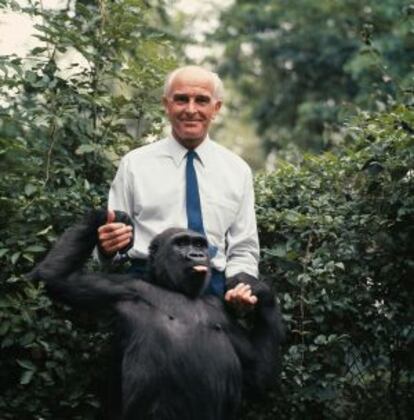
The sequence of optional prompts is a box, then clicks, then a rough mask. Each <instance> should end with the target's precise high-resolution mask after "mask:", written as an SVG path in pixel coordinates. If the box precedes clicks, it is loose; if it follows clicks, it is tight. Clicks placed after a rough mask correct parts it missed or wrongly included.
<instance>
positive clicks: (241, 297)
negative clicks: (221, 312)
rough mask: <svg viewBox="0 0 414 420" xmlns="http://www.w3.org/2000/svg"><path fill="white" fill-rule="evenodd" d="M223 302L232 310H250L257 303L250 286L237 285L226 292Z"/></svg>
mask: <svg viewBox="0 0 414 420" xmlns="http://www.w3.org/2000/svg"><path fill="white" fill-rule="evenodd" d="M224 300H225V301H226V302H227V303H228V304H230V305H231V306H233V308H234V309H241V310H247V311H248V310H250V309H253V308H254V306H255V305H256V303H257V297H256V296H255V295H253V294H252V289H251V287H250V285H248V284H245V283H239V284H238V285H237V286H236V287H235V288H233V289H230V290H227V292H226V294H225V295H224Z"/></svg>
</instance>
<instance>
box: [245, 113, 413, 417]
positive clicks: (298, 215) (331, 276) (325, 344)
mask: <svg viewBox="0 0 414 420" xmlns="http://www.w3.org/2000/svg"><path fill="white" fill-rule="evenodd" d="M413 127H414V112H413V110H409V109H407V108H405V107H403V106H401V107H397V108H395V109H393V110H390V112H387V113H383V114H373V115H369V116H366V117H362V118H361V119H360V120H359V121H358V122H357V125H355V126H352V127H349V128H348V130H347V142H348V143H349V144H350V146H349V147H348V148H346V149H345V150H344V151H343V152H341V153H339V154H338V155H337V156H334V155H332V154H325V155H323V156H320V157H315V156H308V157H306V158H305V160H304V162H303V165H302V166H301V168H296V167H293V166H291V165H286V166H284V167H281V168H280V169H279V170H278V171H277V172H276V173H274V174H272V175H270V176H266V175H262V176H259V177H257V180H256V181H257V183H256V187H257V215H258V221H259V226H260V238H261V246H262V251H263V259H262V261H263V263H262V272H263V273H265V274H266V275H267V276H269V278H271V279H272V283H273V284H274V285H275V286H276V288H277V290H278V293H279V298H280V300H281V307H282V312H283V315H284V317H285V320H286V324H287V326H288V331H289V337H288V342H287V344H286V349H285V351H286V352H285V358H284V371H283V378H282V381H281V388H280V389H279V390H278V391H277V392H276V393H275V397H274V400H273V403H272V405H271V407H276V408H269V407H267V408H266V410H265V411H264V413H269V412H271V413H272V414H268V417H266V415H265V414H263V417H261V418H264V419H267V418H268V419H274V418H281V419H296V418H298V419H299V418H300V419H304V418H305V419H362V418H364V419H384V420H385V419H387V420H389V419H408V418H410V413H411V405H410V404H412V401H413V399H414V353H413V348H414V326H413V319H414V293H413V280H414V242H413V239H414V136H413V134H414V129H413ZM275 413H277V415H278V416H279V417H277V416H276V415H275ZM247 418H249V417H247ZM251 418H257V411H256V414H255V416H253V417H251Z"/></svg>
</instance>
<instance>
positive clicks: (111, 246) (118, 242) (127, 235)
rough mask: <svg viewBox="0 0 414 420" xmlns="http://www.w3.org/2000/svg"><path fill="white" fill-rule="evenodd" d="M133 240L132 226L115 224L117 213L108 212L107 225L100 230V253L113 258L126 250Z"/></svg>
mask: <svg viewBox="0 0 414 420" xmlns="http://www.w3.org/2000/svg"><path fill="white" fill-rule="evenodd" d="M131 240H132V226H128V225H126V224H125V223H115V212H114V211H113V210H108V218H107V221H106V224H105V225H102V226H101V227H100V228H99V229H98V243H99V249H100V251H101V252H102V253H103V254H104V255H105V256H107V257H111V256H113V255H114V254H116V253H117V252H118V251H120V250H121V249H123V248H125V247H126V246H127V245H128V244H129V243H130V242H131Z"/></svg>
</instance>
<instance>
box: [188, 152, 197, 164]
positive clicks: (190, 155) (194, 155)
mask: <svg viewBox="0 0 414 420" xmlns="http://www.w3.org/2000/svg"><path fill="white" fill-rule="evenodd" d="M196 158H198V155H197V152H196V151H195V150H189V151H188V152H187V161H191V162H193V161H194V159H196Z"/></svg>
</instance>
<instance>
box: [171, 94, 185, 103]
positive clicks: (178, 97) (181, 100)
mask: <svg viewBox="0 0 414 420" xmlns="http://www.w3.org/2000/svg"><path fill="white" fill-rule="evenodd" d="M188 100H189V99H188V96H187V95H174V97H173V101H174V102H176V103H179V104H185V103H187V102H188Z"/></svg>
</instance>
